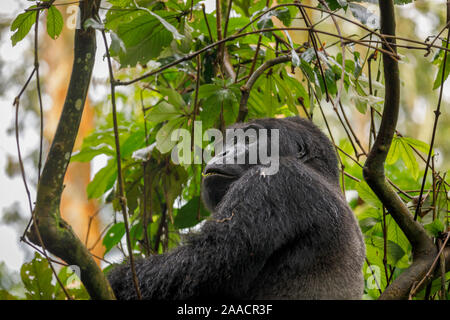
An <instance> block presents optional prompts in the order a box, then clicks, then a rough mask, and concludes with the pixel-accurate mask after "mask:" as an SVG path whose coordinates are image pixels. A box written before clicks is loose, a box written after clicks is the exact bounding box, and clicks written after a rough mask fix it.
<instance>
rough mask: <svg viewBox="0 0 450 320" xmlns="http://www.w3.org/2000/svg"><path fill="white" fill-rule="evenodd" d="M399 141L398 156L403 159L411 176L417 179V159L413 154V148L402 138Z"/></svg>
mask: <svg viewBox="0 0 450 320" xmlns="http://www.w3.org/2000/svg"><path fill="white" fill-rule="evenodd" d="M399 141H400V144H399V153H400V158H401V159H402V160H403V162H404V163H405V166H406V167H407V168H408V170H409V171H410V172H411V175H412V177H413V178H414V179H415V180H417V178H418V177H419V164H418V163H417V159H416V157H415V156H414V153H413V150H412V149H411V148H410V147H409V145H408V144H407V143H406V141H405V140H404V139H403V138H400V139H399Z"/></svg>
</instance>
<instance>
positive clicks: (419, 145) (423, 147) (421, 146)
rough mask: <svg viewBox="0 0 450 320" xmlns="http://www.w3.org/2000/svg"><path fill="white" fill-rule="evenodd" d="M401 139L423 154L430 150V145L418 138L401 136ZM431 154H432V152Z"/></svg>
mask: <svg viewBox="0 0 450 320" xmlns="http://www.w3.org/2000/svg"><path fill="white" fill-rule="evenodd" d="M402 139H403V141H405V142H406V143H407V144H409V145H410V146H412V147H414V148H415V149H417V150H419V151H421V152H423V153H425V154H428V152H429V151H430V146H429V145H428V144H427V143H425V142H423V141H420V140H417V139H414V138H410V137H402ZM431 154H432V155H433V152H432V153H431Z"/></svg>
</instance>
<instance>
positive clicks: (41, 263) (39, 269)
mask: <svg viewBox="0 0 450 320" xmlns="http://www.w3.org/2000/svg"><path fill="white" fill-rule="evenodd" d="M20 276H21V278H22V282H23V284H24V285H25V289H26V295H27V298H28V299H30V300H52V299H54V296H53V292H54V291H53V285H52V270H51V269H50V266H49V265H48V261H47V260H46V259H45V258H44V257H42V256H41V255H40V254H39V253H37V252H35V254H34V259H33V260H31V261H30V262H28V263H24V264H23V265H22V268H21V269H20Z"/></svg>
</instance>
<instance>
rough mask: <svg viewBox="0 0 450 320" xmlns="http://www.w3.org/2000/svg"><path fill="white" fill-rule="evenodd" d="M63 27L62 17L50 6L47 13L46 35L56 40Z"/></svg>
mask: <svg viewBox="0 0 450 320" xmlns="http://www.w3.org/2000/svg"><path fill="white" fill-rule="evenodd" d="M63 26H64V21H63V16H62V14H61V12H59V10H58V9H57V8H56V7H55V6H51V7H50V8H48V11H47V33H48V35H49V36H50V38H52V39H56V38H58V37H59V35H60V34H61V31H62V29H63Z"/></svg>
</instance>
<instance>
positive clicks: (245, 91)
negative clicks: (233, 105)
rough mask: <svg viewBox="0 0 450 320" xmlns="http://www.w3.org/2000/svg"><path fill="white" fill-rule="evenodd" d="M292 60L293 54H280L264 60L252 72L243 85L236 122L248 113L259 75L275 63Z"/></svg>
mask: <svg viewBox="0 0 450 320" xmlns="http://www.w3.org/2000/svg"><path fill="white" fill-rule="evenodd" d="M290 60H291V56H290V55H287V56H279V57H277V58H275V59H272V60H268V61H266V62H264V63H263V64H262V65H261V66H260V67H259V68H258V69H256V70H255V72H253V73H252V75H251V76H250V78H248V80H247V82H246V83H245V84H244V85H243V86H242V87H241V92H242V95H241V101H240V103H239V114H238V117H237V119H236V122H241V121H244V119H245V117H246V116H247V113H248V108H247V102H248V98H249V97H250V91H251V90H252V87H253V85H254V84H255V82H256V80H258V78H259V76H261V75H262V74H263V73H264V72H265V71H266V70H267V69H269V68H271V67H273V66H274V65H277V64H280V63H284V62H288V61H290Z"/></svg>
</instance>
